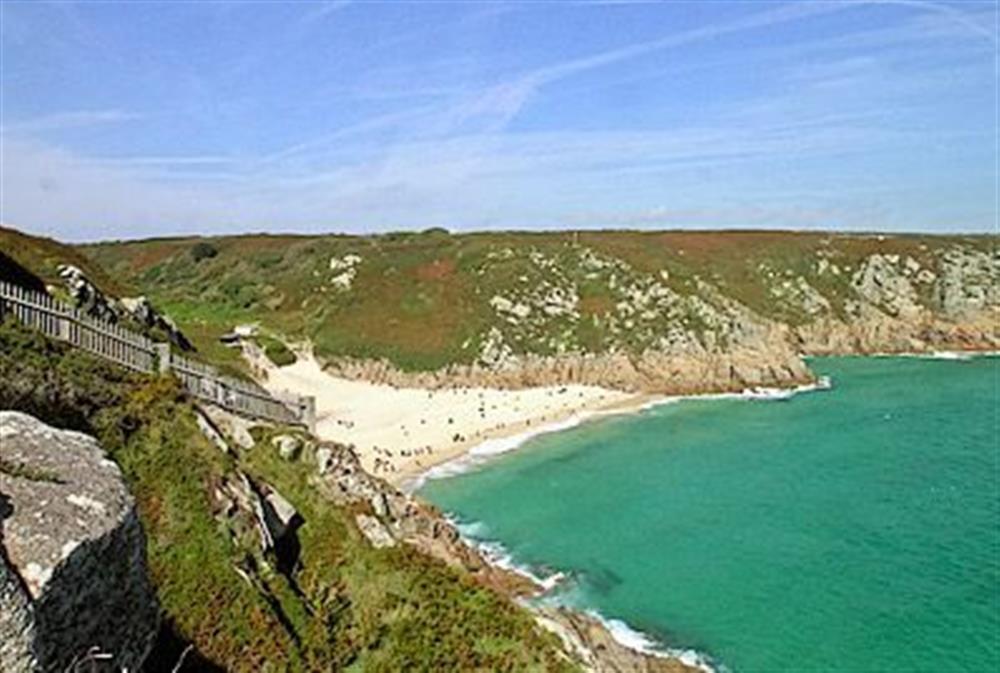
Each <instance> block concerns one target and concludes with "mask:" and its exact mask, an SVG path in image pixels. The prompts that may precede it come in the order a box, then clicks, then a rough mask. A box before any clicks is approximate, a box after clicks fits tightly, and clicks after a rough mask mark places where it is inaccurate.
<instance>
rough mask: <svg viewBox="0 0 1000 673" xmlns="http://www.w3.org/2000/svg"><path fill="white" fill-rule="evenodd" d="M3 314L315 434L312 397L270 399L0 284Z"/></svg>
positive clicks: (163, 348) (232, 406) (159, 347)
mask: <svg viewBox="0 0 1000 673" xmlns="http://www.w3.org/2000/svg"><path fill="white" fill-rule="evenodd" d="M7 312H10V313H11V314H13V315H14V316H15V317H17V318H18V319H19V320H20V321H21V322H22V323H24V324H25V325H27V326H29V327H32V328H34V329H37V330H39V331H41V332H43V333H44V334H46V335H47V336H50V337H54V338H56V339H61V340H62V341H65V342H67V343H69V344H70V345H72V346H75V347H76V348H79V349H81V350H84V351H87V352H89V353H93V354H94V355H97V356H99V357H102V358H104V359H106V360H110V361H112V362H114V363H116V364H119V365H122V366H124V367H128V368H129V369H132V370H134V371H138V372H144V373H152V372H156V371H159V372H172V373H173V374H175V375H176V376H177V378H179V379H180V381H181V383H182V384H183V385H184V388H185V389H186V390H187V391H188V393H190V394H191V395H193V396H194V397H197V398H198V399H201V400H204V401H207V402H211V403H213V404H217V405H219V406H220V407H223V408H225V409H228V410H230V411H233V412H235V413H238V414H242V415H245V416H251V417H254V418H259V419H263V420H268V421H277V422H281V423H292V424H298V425H304V426H306V427H307V428H309V429H310V430H315V427H314V426H315V416H316V410H315V399H314V398H312V397H300V396H296V395H283V396H280V397H276V396H274V395H272V394H271V393H269V392H268V391H266V390H264V389H263V388H261V387H260V386H258V385H256V384H255V383H251V382H248V381H241V380H240V379H237V378H233V377H231V376H225V375H223V374H220V373H219V372H218V370H216V369H215V367H212V366H210V365H206V364H204V363H202V362H198V361H196V360H192V359H191V358H187V357H185V356H183V355H178V354H176V353H171V352H170V344H168V343H158V342H155V341H153V340H152V339H149V338H148V337H146V336H144V335H142V334H137V333H136V332H133V331H132V330H130V329H127V328H125V327H122V326H121V325H117V324H114V323H109V322H105V321H103V320H97V319H95V318H92V317H90V316H88V315H85V314H84V313H83V312H81V311H80V310H78V309H76V308H74V307H72V306H69V305H67V304H65V303H63V302H60V301H57V300H56V299H54V298H52V297H51V296H49V295H47V294H44V293H41V292H36V291H34V290H29V289H27V288H23V287H20V286H18V285H13V284H11V283H6V282H4V281H0V317H2V316H3V315H4V313H7Z"/></svg>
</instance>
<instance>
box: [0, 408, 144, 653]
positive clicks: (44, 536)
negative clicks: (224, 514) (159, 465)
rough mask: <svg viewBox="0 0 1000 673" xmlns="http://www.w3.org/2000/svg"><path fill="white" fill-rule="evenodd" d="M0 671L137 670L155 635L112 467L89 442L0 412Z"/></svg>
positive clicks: (133, 530)
mask: <svg viewBox="0 0 1000 673" xmlns="http://www.w3.org/2000/svg"><path fill="white" fill-rule="evenodd" d="M0 503H2V505H3V506H2V507H0V547H2V549H0V552H2V554H0V565H2V566H3V568H2V572H0V634H2V635H3V637H4V642H3V644H2V646H0V670H2V671H11V672H14V671H59V672H61V671H65V670H68V669H69V668H70V667H71V666H73V665H74V662H76V664H80V662H84V661H86V662H87V663H86V664H83V665H84V666H85V667H86V670H88V671H89V670H99V671H120V670H130V671H134V670H139V668H140V666H141V664H142V662H143V659H144V658H145V657H146V654H147V653H148V651H149V648H150V646H151V644H152V641H153V638H154V636H155V634H156V631H157V628H158V626H159V611H158V608H157V604H156V599H155V596H154V593H153V590H152V587H151V586H150V583H149V580H148V578H147V575H146V563H145V539H144V536H143V532H142V528H141V526H140V524H139V520H138V517H137V514H136V510H135V504H134V502H133V500H132V497H131V496H130V495H129V492H128V490H127V489H126V486H125V483H124V481H123V478H122V475H121V472H120V470H119V469H118V466H117V465H116V464H115V463H114V462H112V461H111V460H109V459H108V458H107V457H106V456H105V455H104V451H103V450H102V449H101V447H100V445H98V443H97V442H96V441H95V440H94V439H93V438H92V437H89V436H87V435H84V434H81V433H78V432H70V431H65V430H58V429H56V428H52V427H50V426H48V425H46V424H44V423H42V422H41V421H39V420H37V419H35V418H33V417H31V416H28V415H26V414H22V413H17V412H9V411H0Z"/></svg>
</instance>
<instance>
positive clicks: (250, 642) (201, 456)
mask: <svg viewBox="0 0 1000 673" xmlns="http://www.w3.org/2000/svg"><path fill="white" fill-rule="evenodd" d="M0 380H2V381H4V385H3V386H0V408H4V409H18V410H22V411H26V412H28V413H32V414H34V415H36V416H38V417H40V418H42V419H43V420H45V421H46V422H49V423H51V424H53V425H56V426H59V427H68V428H72V429H77V430H82V431H86V432H90V433H92V434H95V435H96V436H97V437H99V438H100V440H101V442H102V444H103V445H104V446H105V447H106V448H107V450H108V451H109V453H110V454H111V455H112V457H113V458H114V459H115V460H116V461H117V462H118V463H119V464H120V465H121V466H122V469H123V472H124V473H125V475H126V478H127V479H128V481H129V485H130V488H131V490H132V492H133V494H134V495H135V497H136V500H137V503H138V507H139V512H140V516H141V519H142V522H143V525H144V527H145V529H146V533H147V537H148V560H149V566H150V571H151V575H152V578H153V580H154V583H155V585H156V587H157V592H158V595H159V598H160V601H161V603H162V606H163V609H164V611H165V614H166V616H167V618H168V619H169V620H170V622H172V623H173V626H174V628H175V630H176V632H177V633H178V634H179V636H180V637H181V638H183V639H184V640H189V641H191V642H192V643H193V644H194V645H195V646H196V648H197V651H198V652H199V654H200V655H201V656H203V657H205V659H206V660H207V661H211V662H214V663H216V664H219V665H222V666H224V667H226V668H227V669H229V670H246V671H259V670H275V671H277V670H330V669H331V668H333V669H335V670H339V669H350V670H365V671H398V670H403V669H404V667H405V668H406V669H407V670H428V671H429V670H475V669H484V670H519V671H520V670H552V669H558V668H561V667H562V664H560V663H559V662H558V661H557V658H556V654H555V645H554V641H553V640H552V638H550V637H548V636H544V635H540V634H539V633H538V632H537V629H536V628H535V627H534V626H533V624H532V622H531V619H530V618H529V617H528V616H527V615H526V614H524V613H523V612H521V611H519V610H517V609H515V608H514V607H513V606H512V605H511V604H510V603H508V602H507V601H506V600H504V599H502V598H500V597H499V596H497V595H495V594H494V593H492V592H491V591H489V590H487V589H484V588H481V587H478V586H475V585H473V584H472V583H471V581H470V580H469V579H468V578H467V577H466V576H463V575H461V574H459V573H456V572H455V571H453V570H451V569H448V568H446V567H444V566H443V565H442V564H440V563H438V562H435V561H432V560H429V559H428V558H426V557H423V556H421V555H419V554H417V553H416V552H414V551H412V550H410V549H406V548H394V549H387V550H373V549H371V548H369V547H368V545H367V544H366V543H365V542H364V540H363V539H362V538H361V537H360V535H359V534H358V532H357V531H356V529H355V528H354V526H353V524H352V523H351V517H350V513H349V512H345V511H344V510H342V509H340V508H337V507H333V506H331V505H330V504H329V503H326V502H324V501H322V500H321V499H320V498H319V497H318V496H317V495H316V494H315V492H314V490H313V488H312V487H310V486H309V485H308V484H307V476H308V474H309V467H308V466H306V465H305V464H302V463H287V462H285V461H281V460H279V459H277V458H275V451H274V450H273V449H271V448H270V447H269V446H268V445H267V444H265V443H263V442H262V443H261V444H259V445H258V446H257V447H256V448H255V449H253V450H252V451H250V452H248V453H246V454H244V455H242V456H241V457H239V458H232V457H228V456H225V455H223V454H222V453H221V452H219V451H218V450H217V449H216V448H214V447H213V446H212V445H211V444H210V443H208V442H207V441H206V440H205V439H204V438H203V437H202V436H201V434H200V433H199V431H198V429H197V427H196V424H195V420H194V416H193V413H192V408H191V406H190V404H189V402H188V401H187V400H186V399H185V398H184V397H183V396H181V395H180V394H179V391H178V388H177V386H176V384H175V383H174V382H173V381H172V380H171V379H157V378H152V377H141V376H136V375H132V374H127V373H125V372H124V371H123V370H120V369H118V368H115V367H112V366H110V365H107V364H105V363H103V362H100V361H98V360H95V359H92V358H90V357H88V356H85V355H81V354H80V353H78V352H69V351H68V350H67V349H66V348H65V347H64V346H63V345H61V344H58V343H55V342H52V341H49V340H46V339H44V338H43V337H41V336H39V335H38V334H36V333H33V332H29V331H26V330H25V329H23V328H22V327H20V326H19V325H17V324H16V323H14V322H13V321H12V320H7V321H6V322H3V323H0ZM237 465H239V467H241V468H242V469H244V470H245V471H247V472H248V473H249V474H251V475H252V476H255V477H257V478H263V479H266V480H267V481H269V482H270V483H273V484H275V485H276V486H277V487H278V488H279V490H280V491H281V492H282V493H283V494H284V495H285V496H286V497H288V498H289V499H290V500H291V501H292V502H293V503H294V504H295V505H296V507H297V508H299V510H300V511H301V512H302V514H303V516H304V518H305V520H306V524H305V526H304V527H303V528H302V529H301V532H300V539H301V542H302V562H303V568H302V570H301V571H300V572H299V573H298V576H297V577H296V580H297V582H298V584H299V586H300V587H301V589H302V590H303V592H304V595H305V597H306V598H303V597H300V596H299V595H297V594H296V593H295V592H294V591H293V590H292V587H290V586H289V585H288V583H287V582H286V581H285V580H284V578H283V577H282V576H280V575H275V574H267V573H265V578H266V580H265V581H266V584H267V587H268V589H269V590H270V591H271V592H272V593H273V594H274V595H275V596H276V597H277V599H278V601H279V603H280V606H281V609H282V611H283V612H284V613H285V615H287V618H288V622H289V623H290V624H291V626H292V628H293V629H294V633H295V635H294V636H292V635H291V634H290V633H289V631H288V630H287V629H286V628H284V627H283V626H282V625H281V623H280V622H279V621H278V619H277V618H276V616H275V613H274V611H273V610H272V609H271V608H270V607H269V605H268V603H267V602H266V601H265V600H264V599H263V598H262V597H261V596H260V595H259V594H258V593H257V592H256V591H255V590H253V589H251V588H250V587H249V586H248V585H247V584H246V583H244V581H243V580H242V579H241V578H240V577H239V576H238V575H237V574H236V572H234V570H233V568H232V564H233V563H234V562H235V561H237V560H238V559H239V558H241V554H242V552H241V550H239V549H236V548H234V546H233V544H231V543H230V542H229V541H228V539H227V537H226V536H225V535H224V534H223V532H222V530H221V529H220V526H219V524H218V523H217V522H216V520H215V519H214V517H213V515H212V506H211V502H210V496H209V494H210V492H211V486H212V484H214V483H216V482H217V480H218V479H219V478H220V477H222V476H223V474H225V473H226V472H228V471H230V470H232V469H233V468H234V467H236V466H237ZM296 639H297V640H296ZM195 662H196V660H195V659H194V658H192V659H191V663H192V666H191V669H192V670H198V665H197V664H196V663H195ZM161 663H164V664H167V665H168V666H169V665H170V662H169V661H168V662H161ZM165 670H169V667H168V668H167V669H165Z"/></svg>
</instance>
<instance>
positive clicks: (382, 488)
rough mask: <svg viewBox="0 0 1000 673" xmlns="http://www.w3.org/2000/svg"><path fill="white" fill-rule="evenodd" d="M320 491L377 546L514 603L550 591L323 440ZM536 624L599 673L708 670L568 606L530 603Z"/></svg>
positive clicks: (346, 450)
mask: <svg viewBox="0 0 1000 673" xmlns="http://www.w3.org/2000/svg"><path fill="white" fill-rule="evenodd" d="M316 456H317V460H318V463H319V464H318V473H317V476H316V477H315V481H316V486H317V487H318V488H319V489H320V490H321V492H322V493H324V494H325V495H326V497H328V498H329V499H330V500H331V502H334V503H336V504H338V505H341V506H349V507H352V508H353V509H354V511H356V512H357V513H356V515H355V519H356V522H357V525H358V528H359V530H360V531H361V533H362V534H363V535H364V536H365V537H366V538H367V539H368V541H369V542H370V543H371V544H372V545H373V546H376V547H388V546H395V545H397V544H409V545H412V546H414V547H415V548H417V549H418V550H420V551H422V552H423V553H425V554H427V555H429V556H431V557H434V558H437V559H439V560H441V561H443V562H444V563H446V564H448V565H450V566H452V567H456V568H460V569H462V570H463V571H465V572H468V573H469V574H470V575H471V576H472V577H473V578H474V579H475V580H476V581H477V582H478V583H480V584H482V585H484V586H488V587H491V588H493V589H494V590H497V591H499V592H501V593H502V594H504V595H506V596H507V597H509V598H510V599H511V600H515V601H518V602H520V603H522V605H523V604H524V603H523V600H522V599H525V598H528V597H532V596H537V595H539V594H540V593H541V592H542V591H544V587H542V586H541V585H539V584H538V583H537V582H535V581H534V580H532V579H530V578H528V577H527V576H526V575H524V574H520V573H517V572H514V571H512V570H508V569H505V568H501V567H499V566H497V565H495V564H493V563H491V562H490V561H489V560H488V559H487V558H485V557H484V556H483V554H481V553H480V552H479V551H478V550H477V549H475V548H474V547H473V546H471V545H469V544H468V543H466V541H465V540H463V539H462V537H461V535H460V534H459V532H458V530H457V529H456V528H455V526H454V525H453V524H452V523H451V522H450V521H448V520H447V519H446V518H445V517H444V515H443V514H442V513H441V512H440V511H438V510H437V509H436V508H435V507H433V506H431V505H429V504H427V503H424V502H422V501H420V500H419V499H417V498H414V497H413V496H411V495H407V494H405V493H403V492H402V491H400V490H398V489H396V488H395V487H393V486H392V485H391V484H389V483H388V482H386V481H384V480H382V479H379V478H377V477H374V476H372V475H370V474H368V473H367V472H365V471H364V470H363V469H362V467H361V463H360V461H359V460H358V457H357V455H355V453H354V452H353V451H352V450H351V449H350V448H349V447H346V446H343V445H340V444H333V443H328V442H324V443H320V444H319V446H318V447H317V449H316ZM525 607H526V609H529V610H531V611H532V612H533V614H534V615H535V618H536V621H538V622H539V624H540V625H541V626H542V627H543V628H546V629H548V630H550V631H554V632H555V633H556V634H557V635H558V636H559V638H560V639H561V640H562V642H563V643H564V647H565V650H566V652H567V657H569V658H572V659H575V660H577V661H579V662H580V663H582V664H583V665H584V666H586V667H587V668H588V669H589V670H592V671H596V672H597V673H624V672H626V671H639V672H643V673H695V672H697V671H704V667H702V666H698V665H694V664H692V663H690V662H687V661H684V660H682V659H681V658H678V657H675V656H670V655H666V654H664V655H659V654H649V653H646V652H640V651H637V650H634V649H632V648H629V647H627V646H626V645H623V644H622V643H620V642H618V641H617V640H616V639H615V637H614V635H613V634H612V633H611V632H610V631H609V630H608V628H607V627H606V626H605V625H604V624H603V623H601V622H600V621H599V620H597V619H595V618H593V617H591V616H589V615H584V614H581V613H578V612H574V611H571V610H567V609H563V608H534V607H528V606H525Z"/></svg>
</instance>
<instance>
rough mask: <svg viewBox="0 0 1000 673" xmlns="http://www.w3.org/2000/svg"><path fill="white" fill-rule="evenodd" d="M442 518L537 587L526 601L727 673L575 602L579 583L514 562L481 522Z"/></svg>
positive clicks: (638, 645) (634, 644)
mask: <svg viewBox="0 0 1000 673" xmlns="http://www.w3.org/2000/svg"><path fill="white" fill-rule="evenodd" d="M444 518H445V520H447V521H448V523H450V524H451V525H452V526H454V527H455V530H457V531H458V534H459V536H461V538H462V541H463V542H464V543H465V544H467V545H469V546H470V547H472V548H474V549H475V550H476V551H478V552H479V553H480V554H481V555H482V557H483V559H484V560H485V561H486V562H487V563H489V564H490V565H492V566H494V567H496V568H500V569H501V570H507V571H510V572H513V573H516V574H518V575H521V576H522V577H525V578H527V579H529V580H531V581H532V582H534V583H535V584H536V585H538V586H539V587H541V589H542V594H541V596H540V597H537V598H534V599H531V600H530V601H527V603H528V604H529V606H530V603H531V602H533V601H537V602H538V603H541V604H549V605H553V606H557V605H564V606H566V607H569V608H571V609H574V610H581V611H583V612H585V613H586V614H587V615H589V616H591V617H593V618H594V619H596V620H598V621H599V622H601V623H602V624H603V625H604V626H605V627H606V628H607V629H608V633H610V634H611V637H612V638H614V639H615V641H617V642H618V643H620V644H622V645H624V646H625V647H627V648H629V649H631V650H635V651H636V652H642V653H643V654H648V655H650V656H655V657H664V658H671V659H677V660H679V661H681V662H682V663H684V664H685V665H687V666H691V667H693V668H697V669H699V670H701V671H704V672H705V673H728V672H727V670H726V669H725V667H722V666H719V665H717V664H715V663H714V662H712V661H711V660H710V659H709V658H708V657H707V656H706V655H704V654H702V653H701V652H698V651H697V650H692V649H682V648H672V647H664V646H662V645H661V644H660V643H659V642H657V641H656V640H655V639H654V638H652V637H651V636H649V635H647V634H645V633H643V632H642V631H639V630H637V629H634V628H632V627H631V626H629V625H628V624H626V623H625V622H624V621H622V620H620V619H614V618H608V617H605V616H604V615H602V614H601V613H599V612H597V611H596V610H593V609H586V608H585V607H583V606H579V605H577V604H578V603H580V602H581V601H582V594H579V593H578V591H579V588H580V587H579V586H578V585H576V584H575V583H574V582H573V581H572V578H571V576H570V575H569V574H567V573H565V572H562V571H560V570H557V571H554V572H551V573H548V574H546V575H541V574H539V572H538V569H537V568H534V567H531V566H528V565H525V564H521V563H518V562H517V561H516V560H515V559H514V556H513V554H512V553H511V552H510V550H508V549H507V548H506V547H505V546H504V545H503V544H502V543H501V542H498V541H496V540H489V539H484V538H483V537H482V536H484V535H486V534H488V528H487V526H486V524H485V523H483V522H482V521H471V522H463V521H460V520H459V519H458V518H457V517H456V516H455V515H454V514H452V513H445V514H444Z"/></svg>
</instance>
